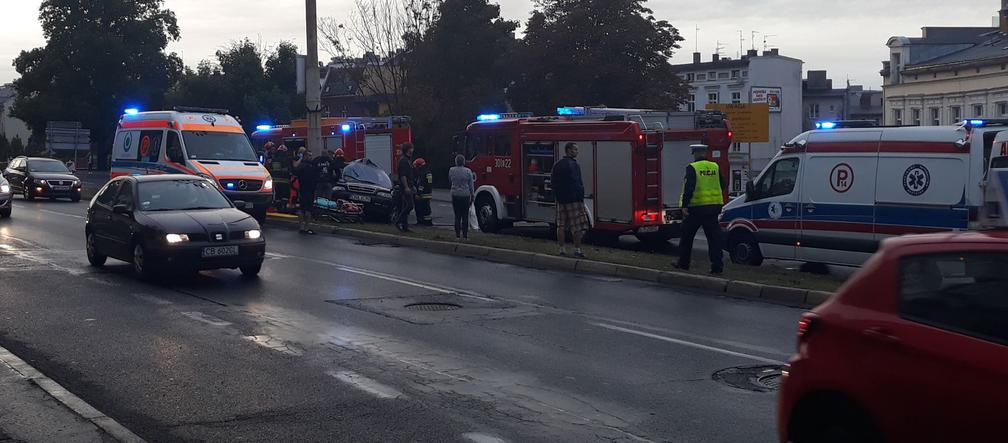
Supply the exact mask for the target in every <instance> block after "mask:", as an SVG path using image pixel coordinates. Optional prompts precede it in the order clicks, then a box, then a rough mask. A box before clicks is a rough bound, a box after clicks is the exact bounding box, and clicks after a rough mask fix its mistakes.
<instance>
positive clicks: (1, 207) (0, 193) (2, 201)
mask: <svg viewBox="0 0 1008 443" xmlns="http://www.w3.org/2000/svg"><path fill="white" fill-rule="evenodd" d="M13 199H14V194H12V193H11V187H10V183H8V182H7V180H6V179H4V178H3V176H2V175H0V218H6V217H10V215H11V209H12V206H13V205H12V203H11V200H13Z"/></svg>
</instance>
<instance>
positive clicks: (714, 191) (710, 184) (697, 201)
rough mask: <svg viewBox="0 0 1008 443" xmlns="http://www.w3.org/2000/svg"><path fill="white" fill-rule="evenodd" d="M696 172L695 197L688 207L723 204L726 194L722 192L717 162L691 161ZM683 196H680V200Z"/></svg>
mask: <svg viewBox="0 0 1008 443" xmlns="http://www.w3.org/2000/svg"><path fill="white" fill-rule="evenodd" d="M690 166H693V170H694V171H695V172H696V189H694V190H693V198H692V199H691V200H690V201H689V204H687V205H685V206H686V207H693V206H707V205H722V204H724V195H723V194H722V192H721V174H720V171H719V169H718V165H717V163H714V162H712V161H710V160H700V161H697V162H693V163H690ZM681 200H682V198H680V201H681Z"/></svg>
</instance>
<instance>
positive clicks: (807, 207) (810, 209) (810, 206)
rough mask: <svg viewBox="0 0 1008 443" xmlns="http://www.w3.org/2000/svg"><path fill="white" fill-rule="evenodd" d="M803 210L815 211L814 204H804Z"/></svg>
mask: <svg viewBox="0 0 1008 443" xmlns="http://www.w3.org/2000/svg"><path fill="white" fill-rule="evenodd" d="M805 212H809V213H811V212H815V205H805Z"/></svg>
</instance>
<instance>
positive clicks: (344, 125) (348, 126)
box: [340, 123, 353, 132]
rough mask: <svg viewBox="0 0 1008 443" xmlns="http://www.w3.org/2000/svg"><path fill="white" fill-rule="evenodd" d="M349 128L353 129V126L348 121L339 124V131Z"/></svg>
mask: <svg viewBox="0 0 1008 443" xmlns="http://www.w3.org/2000/svg"><path fill="white" fill-rule="evenodd" d="M351 129H353V126H351V125H350V123H343V124H342V125H340V131H343V132H350V130H351Z"/></svg>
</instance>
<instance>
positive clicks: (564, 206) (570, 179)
mask: <svg viewBox="0 0 1008 443" xmlns="http://www.w3.org/2000/svg"><path fill="white" fill-rule="evenodd" d="M564 154H565V156H564V158H563V159H561V160H560V161H558V162H556V164H555V165H553V171H552V172H551V173H550V183H551V184H552V186H553V193H554V194H555V195H556V211H557V212H556V225H557V242H558V243H559V244H560V255H567V232H568V231H570V233H571V235H572V236H573V239H574V256H575V257H579V258H584V252H581V239H582V238H584V235H585V232H587V231H588V229H589V228H590V227H591V224H590V223H589V221H588V212H587V210H586V209H585V204H584V182H583V181H582V180H581V165H579V164H578V162H577V156H578V145H577V143H573V142H571V143H567V145H565V146H564Z"/></svg>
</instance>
